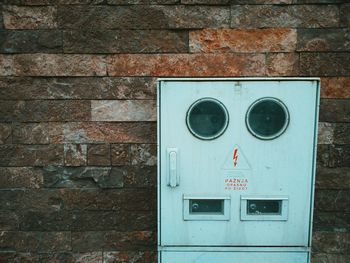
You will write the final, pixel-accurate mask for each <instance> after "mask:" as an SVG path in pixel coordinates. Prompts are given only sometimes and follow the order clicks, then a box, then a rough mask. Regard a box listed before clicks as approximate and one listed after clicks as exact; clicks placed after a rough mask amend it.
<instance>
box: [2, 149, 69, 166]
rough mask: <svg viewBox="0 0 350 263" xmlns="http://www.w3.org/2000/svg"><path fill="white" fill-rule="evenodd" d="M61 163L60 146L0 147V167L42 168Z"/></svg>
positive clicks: (61, 153)
mask: <svg viewBox="0 0 350 263" xmlns="http://www.w3.org/2000/svg"><path fill="white" fill-rule="evenodd" d="M62 163H63V146H62V145H0V165H1V166H43V165H50V164H55V165H60V164H62Z"/></svg>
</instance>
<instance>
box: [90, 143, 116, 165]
mask: <svg viewBox="0 0 350 263" xmlns="http://www.w3.org/2000/svg"><path fill="white" fill-rule="evenodd" d="M110 156H111V151H110V145H109V144H89V145H88V164H89V165H102V166H103V165H110V164H111V157H110Z"/></svg>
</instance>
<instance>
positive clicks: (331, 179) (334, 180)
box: [316, 167, 350, 190]
mask: <svg viewBox="0 0 350 263" xmlns="http://www.w3.org/2000/svg"><path fill="white" fill-rule="evenodd" d="M316 172H317V175H316V188H317V189H326V190H327V189H350V168H349V167H341V168H326V167H317V169H316Z"/></svg>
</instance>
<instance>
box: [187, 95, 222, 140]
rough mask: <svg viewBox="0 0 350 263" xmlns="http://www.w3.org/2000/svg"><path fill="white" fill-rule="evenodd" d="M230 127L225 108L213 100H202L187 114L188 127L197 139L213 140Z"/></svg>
mask: <svg viewBox="0 0 350 263" xmlns="http://www.w3.org/2000/svg"><path fill="white" fill-rule="evenodd" d="M227 125H228V113H227V110H226V108H225V106H224V105H223V104H222V103H221V102H219V101H218V100H215V99H212V98H205V99H200V100H198V101H196V102H195V103H193V104H192V105H191V107H190V108H189V110H188V112H187V126H188V128H189V130H190V131H191V133H192V134H193V135H194V136H196V137H197V138H200V139H204V140H211V139H215V138H217V137H219V136H220V135H221V134H223V133H224V131H225V129H226V128H227Z"/></svg>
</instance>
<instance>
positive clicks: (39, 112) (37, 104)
mask: <svg viewBox="0 0 350 263" xmlns="http://www.w3.org/2000/svg"><path fill="white" fill-rule="evenodd" d="M90 107H91V106H90V101H82V100H75V101H74V100H66V101H64V100H56V101H53V100H51V101H48V100H30V101H14V100H8V101H0V120H2V121H19V122H46V121H83V120H85V121H88V120H90V118H91V117H90V115H91V112H90V111H91V108H90Z"/></svg>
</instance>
